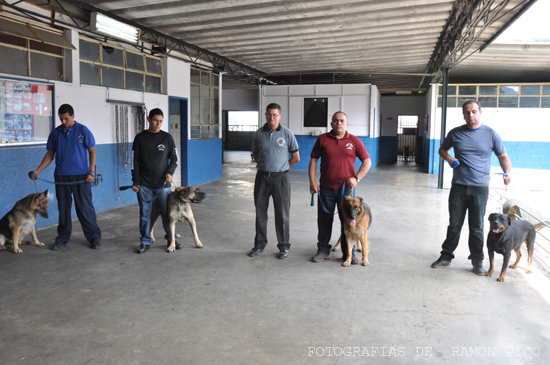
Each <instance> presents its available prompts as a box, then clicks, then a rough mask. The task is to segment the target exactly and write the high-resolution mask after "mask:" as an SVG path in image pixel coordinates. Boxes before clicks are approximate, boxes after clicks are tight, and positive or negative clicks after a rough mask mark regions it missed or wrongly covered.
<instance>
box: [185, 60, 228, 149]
mask: <svg viewBox="0 0 550 365" xmlns="http://www.w3.org/2000/svg"><path fill="white" fill-rule="evenodd" d="M193 72H198V73H199V74H198V80H197V81H198V82H197V81H193V79H194V77H193V75H192V73H193ZM203 74H208V84H205V83H203V81H204V79H206V76H205V77H203ZM214 77H217V78H218V82H217V83H214V82H212V79H213V78H214ZM189 80H190V86H191V100H190V101H191V102H190V115H191V118H190V125H191V134H190V136H189V138H190V139H197V140H198V139H218V138H221V118H220V106H221V105H220V97H221V88H220V75H219V74H216V73H213V72H209V71H205V70H201V69H198V68H194V67H191V69H190V77H189ZM194 88H197V89H198V95H194V93H193V91H194V90H193V89H194ZM197 89H196V90H197ZM214 90H218V97H217V98H213V93H214ZM203 92H208V111H207V113H208V118H206V119H208V124H206V123H203V119H205V117H206V116H205V115H203V109H204V108H203V105H202V103H203V100H206V99H205V98H204V97H203ZM194 98H197V99H198V103H199V104H198V108H199V113H198V114H197V115H198V120H195V116H196V115H195V113H194V112H195V110H194V107H195V106H194V104H195V100H194ZM215 100H217V104H216V103H215ZM214 118H215V120H214V122H215V121H217V123H213V119H214Z"/></svg>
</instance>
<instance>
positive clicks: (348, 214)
mask: <svg viewBox="0 0 550 365" xmlns="http://www.w3.org/2000/svg"><path fill="white" fill-rule="evenodd" d="M341 209H342V215H343V218H344V219H343V220H342V227H343V231H344V234H345V235H346V242H347V250H344V248H343V247H342V252H343V253H344V255H347V256H346V257H345V260H344V263H343V264H342V266H349V265H350V264H351V256H352V248H353V242H354V241H357V246H358V248H360V249H361V253H362V254H363V260H362V262H361V264H362V265H363V266H367V265H368V264H369V259H368V255H369V237H368V236H367V230H368V229H369V227H370V224H371V222H372V213H371V210H370V208H369V206H368V205H367V204H366V203H364V202H363V199H362V198H358V197H353V196H348V197H346V199H344V202H343V203H342V208H341ZM344 251H347V252H344Z"/></svg>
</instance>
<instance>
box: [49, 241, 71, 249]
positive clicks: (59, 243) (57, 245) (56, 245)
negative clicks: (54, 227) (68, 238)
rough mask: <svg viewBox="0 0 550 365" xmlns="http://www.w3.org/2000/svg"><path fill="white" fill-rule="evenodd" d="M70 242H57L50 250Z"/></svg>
mask: <svg viewBox="0 0 550 365" xmlns="http://www.w3.org/2000/svg"><path fill="white" fill-rule="evenodd" d="M67 244H68V242H56V243H54V244H53V245H52V247H50V250H59V249H60V248H61V247H65V246H67Z"/></svg>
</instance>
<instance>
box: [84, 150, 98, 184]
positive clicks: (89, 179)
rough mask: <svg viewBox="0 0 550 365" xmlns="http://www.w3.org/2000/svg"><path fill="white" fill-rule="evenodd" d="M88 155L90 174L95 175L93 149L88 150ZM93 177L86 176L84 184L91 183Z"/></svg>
mask: <svg viewBox="0 0 550 365" xmlns="http://www.w3.org/2000/svg"><path fill="white" fill-rule="evenodd" d="M88 154H89V155H90V173H92V174H94V175H95V159H96V156H95V147H92V148H88ZM93 181H94V177H93V176H92V175H90V174H88V175H86V182H93Z"/></svg>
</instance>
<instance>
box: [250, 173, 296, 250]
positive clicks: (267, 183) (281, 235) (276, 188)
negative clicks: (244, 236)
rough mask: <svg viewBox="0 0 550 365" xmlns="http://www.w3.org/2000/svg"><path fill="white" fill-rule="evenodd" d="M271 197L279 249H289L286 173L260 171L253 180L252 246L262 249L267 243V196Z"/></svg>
mask: <svg viewBox="0 0 550 365" xmlns="http://www.w3.org/2000/svg"><path fill="white" fill-rule="evenodd" d="M270 196H271V197H273V207H274V209H275V233H276V235H277V241H278V244H277V247H278V248H279V250H280V251H282V250H288V249H290V179H289V178H288V173H281V174H280V175H276V176H269V175H267V174H265V173H262V172H261V171H258V173H257V174H256V180H255V182H254V205H255V206H256V237H255V238H254V248H259V249H261V250H263V249H264V248H265V246H266V245H267V209H268V208H269V197H270Z"/></svg>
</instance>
